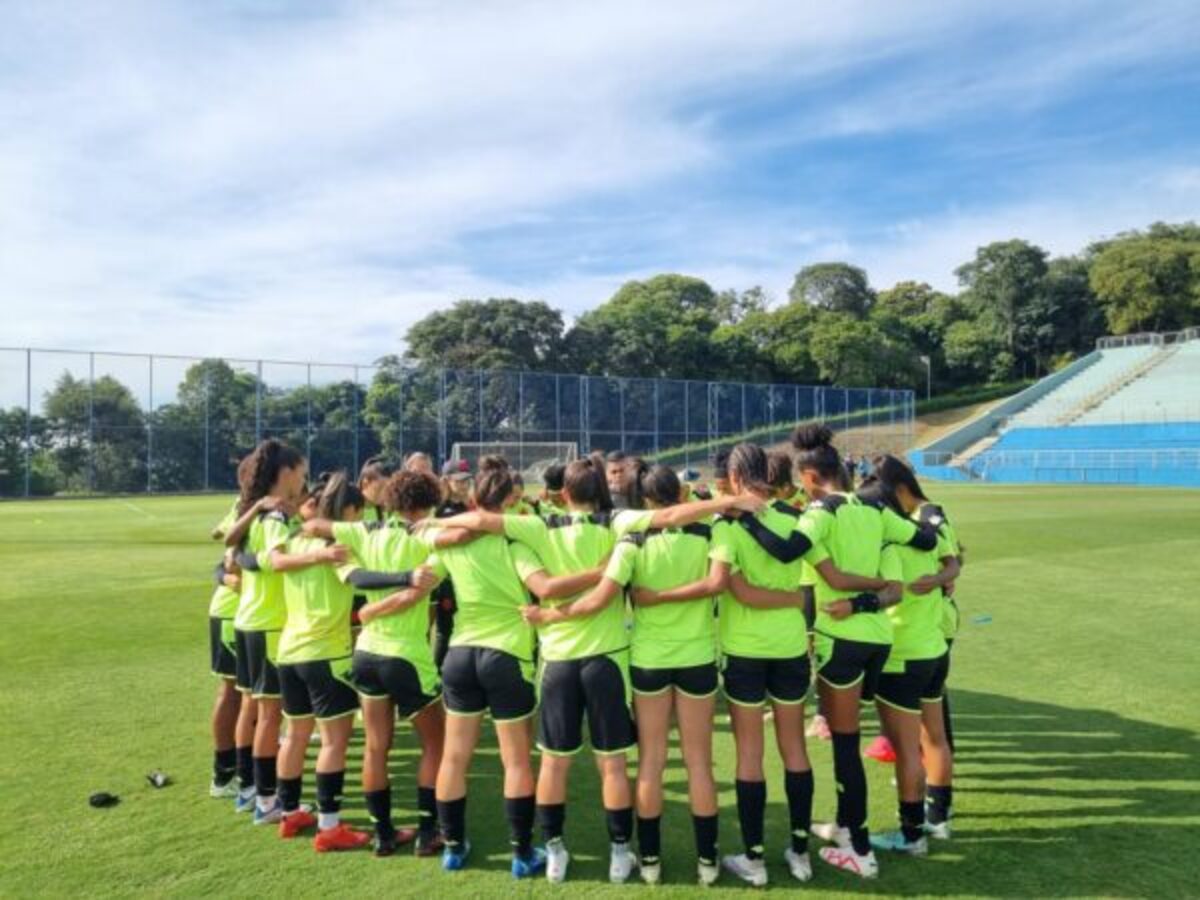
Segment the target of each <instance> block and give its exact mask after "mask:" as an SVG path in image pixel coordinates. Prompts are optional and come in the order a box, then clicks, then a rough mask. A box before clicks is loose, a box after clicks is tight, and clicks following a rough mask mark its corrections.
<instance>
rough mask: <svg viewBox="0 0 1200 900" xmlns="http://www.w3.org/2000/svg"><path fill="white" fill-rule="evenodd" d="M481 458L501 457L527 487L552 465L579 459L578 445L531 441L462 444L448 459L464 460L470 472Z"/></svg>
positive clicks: (456, 445)
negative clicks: (522, 479)
mask: <svg viewBox="0 0 1200 900" xmlns="http://www.w3.org/2000/svg"><path fill="white" fill-rule="evenodd" d="M484 456H503V457H504V458H505V459H507V460H508V462H509V464H510V465H511V466H512V467H513V468H514V469H516V470H517V471H518V472H520V473H521V474H522V475H524V476H525V481H526V483H528V484H533V483H537V482H540V481H541V480H542V472H544V471H545V470H546V468H547V467H548V466H551V465H553V464H554V463H569V462H572V461H573V460H575V459H577V458H578V457H579V449H578V445H577V444H575V443H574V442H570V441H563V442H558V443H555V442H553V441H551V442H546V443H538V442H531V441H484V442H482V443H472V442H469V441H463V442H460V443H456V444H455V445H454V446H453V447H451V449H450V458H451V459H454V460H460V459H465V460H466V461H467V462H468V463H470V465H471V469H472V470H474V469H476V468H478V466H479V460H480V459H481V458H482V457H484Z"/></svg>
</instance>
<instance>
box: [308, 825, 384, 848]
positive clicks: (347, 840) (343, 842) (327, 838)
mask: <svg viewBox="0 0 1200 900" xmlns="http://www.w3.org/2000/svg"><path fill="white" fill-rule="evenodd" d="M370 842H371V835H369V834H367V833H366V832H365V831H355V830H354V829H353V828H351V827H350V826H349V825H347V824H346V823H345V822H338V823H337V824H336V825H334V826H333V827H332V828H326V829H325V830H324V831H318V832H317V836H316V837H315V838H313V846H314V847H315V848H316V849H317V852H318V853H328V852H330V851H333V850H358V849H359V848H361V847H365V846H367V844H369V843H370Z"/></svg>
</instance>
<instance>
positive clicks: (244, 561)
mask: <svg viewBox="0 0 1200 900" xmlns="http://www.w3.org/2000/svg"><path fill="white" fill-rule="evenodd" d="M237 564H238V565H239V566H240V567H241V568H242V569H244V570H245V571H247V572H257V571H258V569H259V565H258V557H257V556H255V555H254V554H253V553H250V552H248V551H246V550H239V551H238V552H237Z"/></svg>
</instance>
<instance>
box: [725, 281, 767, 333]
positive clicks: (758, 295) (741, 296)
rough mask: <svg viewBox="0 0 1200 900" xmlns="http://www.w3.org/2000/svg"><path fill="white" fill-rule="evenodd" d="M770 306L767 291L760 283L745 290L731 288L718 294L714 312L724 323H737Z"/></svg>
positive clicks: (762, 311)
mask: <svg viewBox="0 0 1200 900" xmlns="http://www.w3.org/2000/svg"><path fill="white" fill-rule="evenodd" d="M770 306H771V302H770V300H769V299H768V297H767V292H766V291H764V290H763V289H762V287H760V286H759V285H755V286H754V287H752V288H748V289H747V290H744V291H738V290H734V289H733V288H729V289H727V290H724V291H721V293H719V294H717V301H716V305H715V309H714V313H715V315H716V317H717V321H718V322H720V323H721V324H722V325H736V324H738V323H739V322H741V321H742V320H743V319H745V318H746V317H747V316H750V315H754V314H756V313H765V312H766V311H767V310H768V309H769V308H770Z"/></svg>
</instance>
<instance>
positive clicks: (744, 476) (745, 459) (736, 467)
mask: <svg viewBox="0 0 1200 900" xmlns="http://www.w3.org/2000/svg"><path fill="white" fill-rule="evenodd" d="M729 478H730V480H731V481H732V479H734V478H736V479H737V480H738V484H739V486H740V488H741V490H743V491H754V492H755V493H761V494H764V495H767V494H770V492H771V489H770V488H769V487H768V486H767V451H765V450H764V449H763V448H762V447H760V446H758V444H751V443H741V444H738V445H737V446H736V447H734V448H733V449H732V450H730V451H729Z"/></svg>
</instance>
